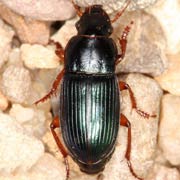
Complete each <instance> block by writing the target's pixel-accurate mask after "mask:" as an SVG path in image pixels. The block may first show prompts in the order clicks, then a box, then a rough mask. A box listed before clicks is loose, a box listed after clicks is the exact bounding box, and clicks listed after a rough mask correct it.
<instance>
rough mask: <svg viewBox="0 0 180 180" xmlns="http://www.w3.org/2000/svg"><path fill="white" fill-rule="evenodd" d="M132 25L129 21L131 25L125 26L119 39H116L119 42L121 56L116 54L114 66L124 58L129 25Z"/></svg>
mask: <svg viewBox="0 0 180 180" xmlns="http://www.w3.org/2000/svg"><path fill="white" fill-rule="evenodd" d="M132 24H133V21H131V24H130V25H129V26H126V27H125V28H124V31H123V33H122V35H121V38H118V40H119V44H120V47H121V54H118V56H117V60H116V62H115V64H116V65H117V64H118V63H119V62H120V61H121V60H122V59H123V58H124V56H125V53H126V46H127V36H128V34H129V31H130V29H131V25H132Z"/></svg>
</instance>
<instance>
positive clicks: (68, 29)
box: [51, 18, 78, 48]
mask: <svg viewBox="0 0 180 180" xmlns="http://www.w3.org/2000/svg"><path fill="white" fill-rule="evenodd" d="M77 21H78V19H77V18H75V19H72V20H69V21H66V23H65V24H64V25H63V26H62V27H61V28H60V29H59V30H58V31H57V32H56V33H55V34H54V35H53V36H52V37H51V39H52V40H54V41H55V42H60V43H61V45H62V46H63V47H64V48H65V47H66V45H67V43H68V41H69V40H70V38H72V37H73V36H75V35H77V30H76V27H75V23H76V22H77Z"/></svg>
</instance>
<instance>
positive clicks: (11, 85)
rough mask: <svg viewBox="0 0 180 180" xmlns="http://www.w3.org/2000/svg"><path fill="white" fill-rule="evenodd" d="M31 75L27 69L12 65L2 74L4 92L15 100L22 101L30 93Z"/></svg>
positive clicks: (10, 98)
mask: <svg viewBox="0 0 180 180" xmlns="http://www.w3.org/2000/svg"><path fill="white" fill-rule="evenodd" d="M30 88H31V77H30V73H29V71H28V70H27V69H25V68H23V67H18V66H15V65H11V66H9V67H7V68H6V69H5V71H4V72H3V75H2V87H1V89H2V92H3V93H4V94H5V95H6V96H7V98H8V99H9V100H11V101H13V102H17V103H22V102H24V101H26V99H27V98H28V97H29V95H30Z"/></svg>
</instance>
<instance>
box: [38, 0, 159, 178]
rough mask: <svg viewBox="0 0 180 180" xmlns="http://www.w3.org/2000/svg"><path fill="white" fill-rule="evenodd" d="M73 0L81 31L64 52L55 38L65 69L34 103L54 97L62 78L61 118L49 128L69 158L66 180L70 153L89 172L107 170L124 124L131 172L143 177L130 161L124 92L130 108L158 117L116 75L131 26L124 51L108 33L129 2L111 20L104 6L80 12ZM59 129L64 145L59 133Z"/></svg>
mask: <svg viewBox="0 0 180 180" xmlns="http://www.w3.org/2000/svg"><path fill="white" fill-rule="evenodd" d="M72 3H73V5H74V8H75V9H76V11H77V14H78V15H79V16H80V20H79V21H78V22H77V23H76V29H77V31H78V34H77V35H76V36H74V37H72V38H71V39H70V40H69V42H68V44H67V46H66V48H65V50H63V48H62V46H61V45H60V44H59V43H57V42H53V41H51V43H54V44H55V45H56V54H57V55H58V56H59V57H60V60H62V61H63V62H64V69H63V70H62V71H61V72H60V73H59V74H58V76H57V78H56V80H55V81H54V83H53V86H52V89H51V91H50V92H49V93H48V94H47V95H46V96H44V97H43V98H42V99H40V100H39V101H37V102H36V103H35V104H38V103H39V102H43V101H45V100H46V99H48V98H49V97H50V96H51V95H53V94H54V93H55V92H56V90H57V88H58V86H59V84H60V81H61V85H60V111H59V118H58V117H56V118H54V120H53V121H52V123H51V125H50V128H51V132H52V134H53V136H54V139H55V141H56V143H57V146H58V148H59V150H60V152H61V153H62V155H63V157H64V159H65V164H66V178H67V179H68V178H69V164H68V160H67V156H68V155H70V156H71V157H72V158H73V159H74V161H75V162H76V163H77V164H78V165H79V167H80V169H81V171H83V172H85V173H88V174H95V173H98V172H100V171H102V170H103V169H104V167H105V164H106V163H107V161H108V160H109V159H110V158H111V156H112V154H113V152H114V149H115V142H116V139H117V134H118V130H119V124H120V125H121V126H125V127H127V128H128V135H127V138H128V142H127V150H126V154H125V157H126V159H127V163H128V166H129V168H130V171H131V173H132V174H133V176H134V177H136V178H138V179H139V180H142V178H140V177H138V176H137V175H136V173H135V172H134V170H133V168H132V165H131V161H130V153H131V124H130V122H129V121H128V119H127V118H126V117H125V115H123V114H122V113H121V112H120V91H122V90H128V91H129V93H130V99H131V103H132V108H134V109H135V110H136V111H137V113H138V114H140V115H141V116H143V117H144V118H149V117H155V116H156V115H150V114H148V113H146V112H144V111H142V110H140V109H138V108H137V106H136V101H135V98H134V95H133V92H132V90H131V88H130V87H129V85H128V84H126V83H125V82H118V80H117V76H116V74H115V67H116V65H117V64H118V63H119V62H120V60H122V59H123V57H124V55H125V51H126V44H127V36H128V33H129V30H130V26H126V27H125V29H124V31H123V34H122V36H121V38H119V43H120V46H121V54H118V51H117V46H116V44H115V43H114V41H113V40H112V39H111V38H110V37H109V36H110V35H111V33H112V31H113V28H112V26H111V23H112V22H115V21H116V20H117V19H118V18H119V17H120V16H121V14H122V13H123V12H124V10H125V9H126V7H127V6H128V4H129V3H130V1H127V4H126V6H125V7H124V8H123V9H122V10H121V11H120V12H118V13H117V14H116V16H115V17H114V19H112V20H110V18H109V16H108V14H107V13H106V12H105V11H104V10H103V9H102V6H101V5H92V6H89V7H87V8H85V11H84V12H82V10H81V8H80V7H79V6H77V5H76V4H75V3H74V2H73V1H72ZM131 24H132V22H131ZM59 127H61V131H62V136H63V140H64V143H65V145H66V148H64V146H63V144H62V143H61V141H60V139H59V137H58V136H57V134H56V132H55V129H56V128H59ZM66 149H67V150H68V152H67V150H66Z"/></svg>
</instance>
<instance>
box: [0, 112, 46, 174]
mask: <svg viewBox="0 0 180 180" xmlns="http://www.w3.org/2000/svg"><path fill="white" fill-rule="evenodd" d="M0 122H1V123H0V172H3V173H4V174H5V173H13V172H14V171H16V172H17V171H27V170H28V169H30V168H31V167H32V166H33V165H34V164H35V163H36V162H37V160H38V159H39V158H40V157H41V156H42V155H43V154H44V146H43V144H42V143H41V141H39V140H37V139H36V138H35V137H33V136H29V135H28V133H26V132H25V130H24V128H23V127H22V126H21V125H20V124H19V123H18V122H17V121H16V120H15V119H14V118H12V117H11V116H9V115H6V114H3V113H0Z"/></svg>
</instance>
